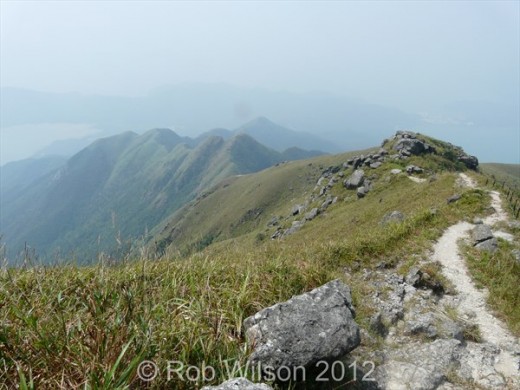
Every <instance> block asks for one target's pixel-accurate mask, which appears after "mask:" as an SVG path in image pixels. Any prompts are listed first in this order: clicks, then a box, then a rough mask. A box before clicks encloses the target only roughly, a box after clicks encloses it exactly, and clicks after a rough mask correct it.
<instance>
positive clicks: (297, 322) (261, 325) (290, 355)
mask: <svg viewBox="0 0 520 390" xmlns="http://www.w3.org/2000/svg"><path fill="white" fill-rule="evenodd" d="M354 315H355V312H354V308H353V306H352V298H351V295H350V289H349V288H348V287H347V286H346V285H345V284H344V283H343V282H341V281H339V280H334V281H332V282H329V283H327V284H325V285H323V286H321V287H319V288H316V289H314V290H312V291H310V292H308V293H305V294H302V295H298V296H295V297H293V298H291V299H290V300H288V301H286V302H283V303H278V304H276V305H274V306H271V307H268V308H266V309H263V310H261V311H260V312H258V313H257V314H255V315H254V316H251V317H249V318H247V319H246V320H245V321H244V328H245V330H246V337H247V340H248V341H249V343H250V345H252V346H254V351H253V353H252V354H251V356H250V359H249V361H250V363H252V364H255V365H256V364H260V365H262V366H264V367H265V366H270V367H272V368H274V369H275V370H276V369H277V368H279V367H282V366H285V367H298V366H304V367H305V366H306V367H308V366H310V365H312V364H314V363H316V362H317V361H319V360H322V359H334V358H340V357H343V356H344V355H346V354H347V353H349V352H350V351H352V350H353V349H354V348H356V347H357V346H358V345H359V343H360V333H359V328H358V326H357V324H356V322H355V321H354Z"/></svg>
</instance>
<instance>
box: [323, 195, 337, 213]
mask: <svg viewBox="0 0 520 390" xmlns="http://www.w3.org/2000/svg"><path fill="white" fill-rule="evenodd" d="M332 203H334V198H332V197H331V196H328V197H327V199H325V202H323V203H322V204H321V207H320V211H325V210H326V209H327V208H328V207H329V206H330V205H331V204H332Z"/></svg>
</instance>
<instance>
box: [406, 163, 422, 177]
mask: <svg viewBox="0 0 520 390" xmlns="http://www.w3.org/2000/svg"><path fill="white" fill-rule="evenodd" d="M423 171H424V170H423V169H422V168H420V167H418V166H417V165H408V166H407V167H406V173H408V174H409V175H411V174H413V173H423Z"/></svg>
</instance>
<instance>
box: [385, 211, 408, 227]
mask: <svg viewBox="0 0 520 390" xmlns="http://www.w3.org/2000/svg"><path fill="white" fill-rule="evenodd" d="M404 218H405V217H404V214H403V213H401V212H400V211H397V210H394V211H392V212H390V213H387V214H385V216H384V217H383V219H382V220H381V223H382V224H383V225H387V224H389V223H393V222H403V221H404Z"/></svg>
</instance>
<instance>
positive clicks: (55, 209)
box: [0, 129, 314, 262]
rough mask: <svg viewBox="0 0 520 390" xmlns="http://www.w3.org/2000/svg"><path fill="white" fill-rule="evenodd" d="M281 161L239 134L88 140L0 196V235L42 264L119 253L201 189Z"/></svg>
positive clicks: (161, 133)
mask: <svg viewBox="0 0 520 390" xmlns="http://www.w3.org/2000/svg"><path fill="white" fill-rule="evenodd" d="M290 154H291V156H292V157H298V158H302V157H306V156H310V155H313V154H314V153H313V152H309V153H306V152H304V151H298V152H297V153H294V151H291V152H290ZM287 157H288V155H287V154H284V153H279V152H276V151H274V150H272V149H269V148H267V147H265V146H263V145H261V144H260V143H258V142H257V141H255V140H254V139H253V138H251V137H250V136H248V135H245V134H238V135H235V136H233V137H231V138H229V139H227V140H224V139H223V138H221V137H218V136H209V137H206V138H204V139H200V140H198V142H195V141H194V140H191V139H188V138H182V137H179V136H178V135H177V134H175V133H174V132H173V131H171V130H168V129H154V130H150V131H148V132H146V133H144V134H142V135H137V134H135V133H132V132H127V133H123V134H121V135H118V136H114V137H109V138H105V139H101V140H98V141H96V142H94V143H93V144H92V145H90V146H88V147H87V148H85V149H84V150H82V151H81V152H79V153H78V154H76V155H74V156H73V157H71V158H70V159H69V160H68V161H67V163H66V164H65V165H64V166H63V167H62V168H61V169H59V170H58V171H54V172H50V173H48V174H47V175H43V176H42V175H40V177H39V178H38V179H37V180H36V181H35V182H33V183H32V184H31V185H29V186H27V188H26V190H24V191H23V193H20V194H18V196H12V197H6V198H5V199H4V197H2V199H1V205H0V206H1V210H2V213H1V226H2V233H3V234H4V238H5V241H6V242H7V245H8V248H9V249H10V253H9V254H10V256H11V257H13V256H15V255H16V253H19V251H21V250H22V249H23V248H24V246H25V244H26V243H27V244H28V245H29V246H30V247H31V248H35V249H36V251H37V253H39V254H40V255H41V256H42V257H43V258H45V260H48V259H52V258H55V257H56V258H57V257H59V258H67V259H77V260H78V261H81V262H89V261H93V260H95V259H96V256H97V255H98V254H100V253H102V252H104V253H105V255H106V256H109V257H114V256H121V254H122V253H126V252H128V250H129V247H130V246H132V245H133V240H135V239H136V238H138V237H142V236H146V234H147V231H148V230H150V229H152V228H153V227H155V226H156V225H157V224H158V223H159V222H160V221H161V220H163V219H164V217H165V216H168V215H170V214H172V213H173V212H174V211H176V210H177V209H179V208H180V207H181V206H183V205H184V204H185V203H186V202H187V201H189V200H191V199H193V198H194V197H195V196H196V195H197V194H198V193H199V192H200V191H202V190H203V189H204V188H208V187H211V186H213V185H215V184H217V183H218V182H220V181H221V180H222V179H224V178H226V177H229V176H231V175H237V174H245V173H251V172H255V171H258V170H261V169H264V168H267V167H269V166H271V165H273V164H276V163H278V162H281V161H283V160H286V159H287Z"/></svg>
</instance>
